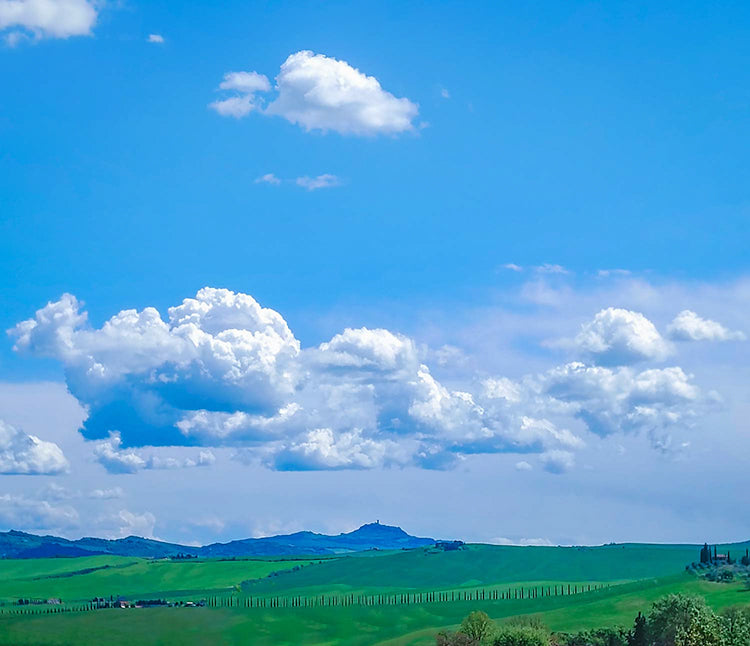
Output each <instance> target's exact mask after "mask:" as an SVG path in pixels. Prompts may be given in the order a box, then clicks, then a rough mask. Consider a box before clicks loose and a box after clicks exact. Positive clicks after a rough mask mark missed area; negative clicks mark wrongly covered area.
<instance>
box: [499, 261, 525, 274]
mask: <svg viewBox="0 0 750 646" xmlns="http://www.w3.org/2000/svg"><path fill="white" fill-rule="evenodd" d="M502 268H503V269H507V270H509V271H515V272H517V273H518V272H521V271H523V267H521V265H517V264H515V263H513V262H506V263H505V264H504V265H502Z"/></svg>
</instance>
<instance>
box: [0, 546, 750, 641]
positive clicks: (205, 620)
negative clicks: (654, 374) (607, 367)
mask: <svg viewBox="0 0 750 646" xmlns="http://www.w3.org/2000/svg"><path fill="white" fill-rule="evenodd" d="M740 549H742V551H744V546H739V545H735V546H732V550H737V552H738V553H739V551H740ZM363 556H365V555H360V556H342V557H340V558H335V559H329V560H325V561H319V560H314V561H311V560H309V559H308V560H304V559H300V560H283V561H282V560H271V559H254V560H237V561H212V560H208V561H184V562H183V561H148V560H145V559H129V558H121V557H87V558H79V559H43V560H34V561H12V560H8V561H0V598H3V599H6V600H12V599H15V598H18V597H22V596H24V597H32V598H48V597H61V598H62V599H63V600H64V601H65V602H69V603H71V604H72V603H73V602H75V601H76V600H82V599H89V598H91V597H93V596H109V594H112V595H125V596H128V597H130V598H132V599H136V598H148V597H162V598H167V599H180V598H182V599H185V598H191V599H194V600H198V599H199V598H201V597H203V598H206V597H211V596H215V595H216V596H220V597H222V598H223V599H225V600H226V599H228V598H230V597H231V598H232V599H233V601H234V603H240V604H242V603H246V602H247V600H248V599H249V598H250V597H251V596H252V598H253V599H255V600H256V602H257V600H258V599H259V598H265V599H268V600H270V599H275V598H279V599H282V600H283V599H290V598H292V597H294V598H304V599H308V600H311V599H314V598H319V596H320V595H321V594H325V595H328V598H329V599H330V598H332V597H335V596H338V597H343V596H345V595H355V597H357V596H358V595H362V594H368V595H399V594H403V593H404V592H409V593H411V594H412V595H413V593H415V592H416V593H419V592H422V593H427V592H437V591H446V590H453V591H460V590H463V591H472V593H473V594H476V590H478V589H484V590H492V589H501V590H507V589H508V588H519V587H525V588H526V590H527V591H528V589H529V588H530V587H537V588H538V587H539V586H541V585H544V586H545V587H546V586H554V585H558V584H559V585H560V587H563V585H564V586H565V588H566V589H567V584H568V583H570V584H571V585H572V586H579V588H580V586H581V584H583V585H585V586H586V589H587V586H588V584H590V583H597V582H599V583H602V584H605V585H606V586H607V587H605V588H604V589H599V590H596V591H592V592H585V593H582V594H578V595H572V596H567V595H565V596H551V597H548V596H543V597H538V598H532V599H529V598H525V599H523V600H521V599H511V600H507V599H506V600H497V601H494V600H492V601H490V600H489V597H487V598H486V600H484V601H482V600H476V599H475V600H472V601H431V602H421V603H413V602H412V603H409V604H407V605H404V604H398V605H392V601H393V597H390V596H389V597H387V598H388V599H389V600H390V602H389V603H390V604H391V605H387V604H384V605H367V606H364V605H359V604H358V603H355V604H354V605H350V606H341V605H338V606H333V607H331V606H328V605H326V606H320V605H317V606H316V607H294V608H289V607H280V608H270V607H265V608H257V607H254V608H245V607H239V608H238V607H233V608H224V607H219V608H215V607H205V608H184V607H172V608H142V609H106V610H96V611H90V612H69V613H59V614H51V615H50V614H43V615H39V614H36V615H35V614H24V615H17V614H9V611H12V612H17V611H18V607H17V606H10V605H6V606H5V607H4V608H3V614H2V615H0V644H14V645H15V644H19V645H21V644H28V645H31V644H33V645H35V646H41V645H45V644H49V645H52V644H56V645H63V644H66V645H67V644H102V643H107V644H111V645H113V646H117V645H120V644H122V645H126V644H135V643H137V644H154V645H157V644H158V645H161V646H171V645H172V644H174V645H175V646H177V645H186V646H189V645H191V644H196V645H197V644H202V645H204V644H253V645H254V644H258V645H261V646H263V645H268V646H271V645H288V646H292V645H308V644H309V645H311V646H312V645H318V644H327V645H330V646H333V645H341V646H344V645H346V646H358V645H361V646H372V645H379V646H386V645H387V646H427V645H428V644H433V643H434V635H435V633H436V632H437V631H438V630H439V629H441V628H446V627H452V626H455V625H457V624H458V623H459V622H460V620H461V619H462V618H463V617H464V616H465V615H466V614H468V612H470V611H472V610H475V609H481V610H484V611H486V612H487V613H488V614H489V615H490V616H491V617H493V618H495V619H502V618H504V617H509V616H514V615H519V614H538V615H540V616H542V617H543V618H544V620H545V621H546V622H547V623H548V625H549V626H550V627H551V628H552V629H554V630H566V631H567V630H580V629H585V628H595V627H600V626H609V625H614V624H622V625H628V626H629V625H631V623H632V621H633V617H634V616H635V615H636V614H637V613H638V611H644V610H647V609H648V606H649V605H650V603H651V602H653V601H654V600H655V599H657V598H659V597H661V596H663V595H665V594H668V593H670V592H686V593H690V594H700V595H702V596H704V597H705V598H706V599H707V600H708V602H709V603H710V604H711V605H712V606H714V607H715V608H717V609H720V608H723V607H726V606H730V605H735V604H750V591H747V590H746V589H745V586H743V585H741V584H719V583H709V582H706V581H702V580H699V579H697V578H695V577H693V576H691V575H689V574H687V573H685V571H684V569H685V565H686V564H687V563H689V562H691V561H693V560H696V558H697V552H696V548H695V547H692V546H648V545H624V546H623V545H618V546H603V547H597V548H536V547H535V548H530V547H529V548H517V547H497V546H487V545H472V546H468V547H467V548H466V549H464V550H461V551H454V552H442V551H437V550H434V549H419V550H411V551H402V552H391V553H368V554H367V555H366V556H367V557H371V558H363ZM105 566H106V567H105ZM298 566H301V567H298ZM94 568H98V569H94ZM293 568H296V569H293ZM282 570H286V571H285V572H282ZM271 572H276V573H278V574H276V575H274V576H270V577H269V576H267V575H268V574H269V573H271ZM243 582H244V584H243V585H241V586H240V584H242V583H243ZM412 599H413V597H412ZM39 609H42V610H46V608H44V607H40V608H28V609H27V611H30V612H33V611H38V610H39Z"/></svg>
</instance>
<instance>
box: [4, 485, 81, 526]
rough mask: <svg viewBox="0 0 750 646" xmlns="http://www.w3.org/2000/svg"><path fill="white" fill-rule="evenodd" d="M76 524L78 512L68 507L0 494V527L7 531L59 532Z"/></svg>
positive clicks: (21, 496) (19, 496)
mask: <svg viewBox="0 0 750 646" xmlns="http://www.w3.org/2000/svg"><path fill="white" fill-rule="evenodd" d="M77 522H78V512H77V511H76V510H75V509H73V508H72V507H70V506H68V505H57V504H50V503H49V502H48V501H46V500H34V499H31V498H27V497H26V496H23V495H12V494H0V526H1V527H7V528H9V529H13V528H18V527H23V528H24V529H26V530H47V531H60V530H63V529H67V528H70V527H73V526H75V525H76V524H77Z"/></svg>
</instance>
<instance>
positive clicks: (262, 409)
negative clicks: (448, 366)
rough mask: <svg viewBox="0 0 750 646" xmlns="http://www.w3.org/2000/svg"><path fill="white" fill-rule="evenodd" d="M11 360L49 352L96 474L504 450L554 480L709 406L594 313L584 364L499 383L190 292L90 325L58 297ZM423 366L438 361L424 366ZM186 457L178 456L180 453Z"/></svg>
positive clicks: (381, 461)
mask: <svg viewBox="0 0 750 646" xmlns="http://www.w3.org/2000/svg"><path fill="white" fill-rule="evenodd" d="M10 333H11V335H12V336H14V337H15V339H16V342H15V347H16V349H17V350H18V351H19V352H23V353H28V354H35V355H40V356H48V357H54V358H56V359H58V360H59V361H61V362H62V363H63V364H64V366H65V369H66V376H67V381H68V388H69V390H70V392H71V393H73V394H74V395H75V396H76V397H77V398H78V399H79V401H80V402H81V403H82V404H83V405H84V406H86V407H87V409H88V410H89V417H88V419H87V420H86V422H85V423H84V426H83V428H82V433H83V435H84V437H86V438H87V439H90V440H94V441H95V445H94V454H95V457H96V459H97V460H98V461H99V462H100V463H101V464H102V465H104V466H105V467H106V468H107V469H108V470H109V471H111V472H115V473H133V472H136V471H139V470H141V469H159V468H177V467H190V466H201V465H204V464H209V463H211V462H212V461H213V455H212V454H210V453H209V452H205V453H204V454H198V455H197V457H195V456H193V457H187V458H184V457H183V458H179V459H178V458H165V457H161V456H160V455H159V454H154V453H153V452H151V453H147V452H144V450H143V449H142V447H144V446H151V447H159V446H167V445H182V446H188V447H189V446H192V447H202V448H204V449H205V448H208V447H229V448H232V449H234V457H235V458H236V459H238V460H240V461H243V462H254V463H262V464H265V465H266V466H268V467H269V468H272V469H278V470H314V469H370V468H380V467H386V466H408V465H412V466H418V467H423V468H433V469H435V468H438V469H444V468H450V467H451V466H453V465H455V464H456V463H457V462H459V461H460V460H462V459H464V458H465V457H466V456H469V455H472V454H492V453H515V454H519V455H520V456H524V458H523V459H522V460H521V461H520V462H518V463H517V468H518V469H520V470H527V469H529V468H532V467H533V463H534V462H535V461H536V462H537V463H538V465H539V466H540V467H541V468H542V469H544V470H546V471H548V472H551V473H564V472H565V471H568V470H570V469H571V468H573V467H574V465H575V453H576V452H577V451H579V450H581V449H582V447H584V445H585V441H584V438H585V434H586V433H591V434H592V437H596V436H599V437H607V436H610V435H613V434H618V433H628V434H644V435H647V436H649V437H650V438H651V440H652V443H653V444H654V446H656V447H657V448H660V449H663V448H666V447H669V446H670V442H671V439H670V438H671V434H672V433H673V432H675V431H676V430H678V429H679V428H681V427H685V426H688V425H691V424H693V423H694V421H695V420H696V419H697V418H698V417H699V416H700V415H701V414H702V413H703V412H704V411H705V410H706V408H707V406H709V405H711V402H712V401H713V400H712V396H711V395H707V394H705V393H703V392H702V391H701V390H700V389H699V388H698V386H697V385H696V384H695V383H694V382H693V377H692V376H691V375H690V374H688V373H686V372H685V371H684V370H682V369H681V368H680V367H677V366H670V367H661V366H654V367H651V366H641V367H640V368H639V369H636V368H635V367H634V366H633V365H629V364H631V363H633V362H635V361H636V359H637V360H640V361H646V360H648V359H651V360H659V359H662V358H663V357H664V356H666V353H667V350H668V345H667V343H666V342H665V341H664V340H663V339H662V337H661V336H660V335H659V333H658V331H657V330H656V328H655V327H654V326H653V324H652V323H651V322H650V321H648V319H646V318H645V317H644V316H643V315H641V314H637V313H635V312H629V311H627V310H604V311H602V312H600V313H599V314H597V315H596V316H595V317H594V318H593V320H592V321H591V322H590V323H588V324H586V325H585V326H584V327H583V329H582V331H581V334H580V335H579V336H578V338H577V339H576V344H577V345H578V346H579V349H580V350H581V351H582V353H583V354H585V355H586V356H587V357H589V358H590V361H588V362H580V361H579V362H572V363H567V364H564V365H560V366H557V367H555V368H552V369H550V370H547V371H546V372H541V373H535V374H529V375H527V376H525V377H523V378H521V379H516V380H512V379H509V378H507V377H503V376H500V375H497V376H490V377H484V378H483V379H476V378H472V377H468V378H466V379H464V380H463V381H462V382H461V383H458V384H457V383H451V384H448V383H444V382H443V381H441V380H440V379H438V377H437V376H436V375H435V374H434V373H433V371H432V370H431V368H430V366H429V365H428V363H429V361H430V360H431V359H432V358H434V357H435V356H436V355H435V353H434V352H430V351H429V350H426V349H424V348H423V347H422V346H419V345H417V344H416V343H415V342H414V340H412V339H410V338H409V337H406V336H404V335H401V334H397V333H394V332H392V331H390V330H386V329H370V328H347V329H345V330H343V331H342V332H341V333H339V334H336V335H334V336H333V337H332V338H331V339H330V340H329V341H326V342H323V343H321V344H319V345H317V346H312V347H307V348H302V347H301V346H300V343H299V341H298V340H297V339H296V338H295V336H294V334H293V333H292V331H291V330H290V329H289V327H288V326H287V324H286V322H285V321H284V319H283V318H282V316H281V315H280V314H279V313H278V312H275V311H273V310H270V309H267V308H264V307H261V306H260V305H259V304H258V303H257V302H256V301H255V300H254V299H253V298H252V297H251V296H249V295H246V294H238V293H234V292H231V291H228V290H222V289H212V288H205V289H202V290H200V291H199V292H198V294H197V295H196V296H195V297H194V298H187V299H185V300H184V301H183V302H182V303H181V304H179V305H177V306H175V307H172V308H170V309H169V310H168V311H167V315H166V317H165V318H162V317H161V315H160V314H159V312H157V311H156V310H154V309H152V308H146V309H144V310H142V311H135V310H124V311H122V312H120V313H118V314H116V315H115V316H113V317H112V318H111V319H109V320H108V321H106V322H105V323H104V324H103V325H102V326H101V327H100V328H94V327H92V326H91V325H89V323H88V319H87V315H86V313H85V311H83V308H82V305H81V303H79V302H78V301H77V300H76V299H75V298H74V297H73V296H70V295H65V296H63V297H62V298H61V299H60V300H58V301H55V302H52V303H49V304H48V305H47V306H46V307H43V308H42V309H40V310H39V311H38V312H37V313H36V315H35V317H34V318H32V319H29V320H26V321H23V322H21V323H19V324H18V325H17V326H16V327H15V328H13V329H12V330H11V331H10ZM438 363H439V362H438ZM186 450H187V449H182V451H186Z"/></svg>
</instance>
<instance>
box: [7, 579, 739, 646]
mask: <svg viewBox="0 0 750 646" xmlns="http://www.w3.org/2000/svg"><path fill="white" fill-rule="evenodd" d="M673 591H682V592H687V593H693V594H695V593H699V594H704V595H705V596H706V597H707V599H708V600H709V602H710V603H711V604H712V605H714V606H715V607H717V608H721V607H724V606H727V605H732V604H735V603H741V602H743V601H744V602H747V601H750V599H748V597H749V596H750V593H747V592H744V591H742V589H741V587H740V586H738V585H722V584H712V583H706V582H702V581H698V580H696V579H693V578H692V577H689V576H688V575H678V576H675V577H669V578H666V579H662V580H659V581H646V582H639V583H634V584H626V585H623V586H621V587H620V586H618V587H616V588H611V589H610V590H608V591H603V592H600V593H592V595H590V596H586V597H558V598H554V597H553V598H544V599H536V600H531V601H528V600H527V601H510V602H507V601H506V602H484V603H482V602H460V603H454V604H449V603H448V604H447V603H435V604H425V605H422V606H384V607H376V608H371V607H351V608H308V609H277V610H258V609H254V610H242V609H232V610H228V609H212V608H195V609H181V608H164V609H143V610H107V611H99V612H93V613H81V614H70V615H53V616H48V617H14V618H7V617H6V618H2V619H0V644H14V645H17V646H23V645H31V644H33V645H34V646H44V645H49V646H52V645H55V646H61V645H68V644H100V643H107V644H108V645H111V646H120V645H122V646H125V645H127V644H134V643H137V644H143V645H144V646H150V645H154V646H156V645H159V646H173V645H174V646H178V645H180V646H192V645H195V646H198V645H204V644H241V643H244V644H253V645H254V646H313V645H316V646H317V645H326V644H328V645H330V646H333V645H341V646H374V645H377V646H428V645H431V644H434V635H435V632H436V631H437V630H438V629H439V628H440V627H449V626H454V625H456V624H458V622H460V620H461V618H462V617H464V616H465V615H466V614H467V613H468V612H470V611H471V610H474V609H477V608H480V609H483V610H485V611H487V612H488V613H489V614H490V615H491V616H492V617H494V618H496V619H502V618H503V617H507V616H511V615H517V614H526V613H534V614H540V615H541V616H542V617H544V618H545V620H547V621H548V623H549V624H550V626H551V627H552V628H555V629H558V630H567V629H579V628H586V627H595V626H600V625H612V624H618V623H619V624H623V625H630V623H631V622H632V619H633V617H634V616H635V614H637V612H638V610H647V609H648V606H649V605H650V603H651V602H652V601H653V600H654V599H656V598H658V597H660V596H663V595H664V594H667V593H669V592H673Z"/></svg>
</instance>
